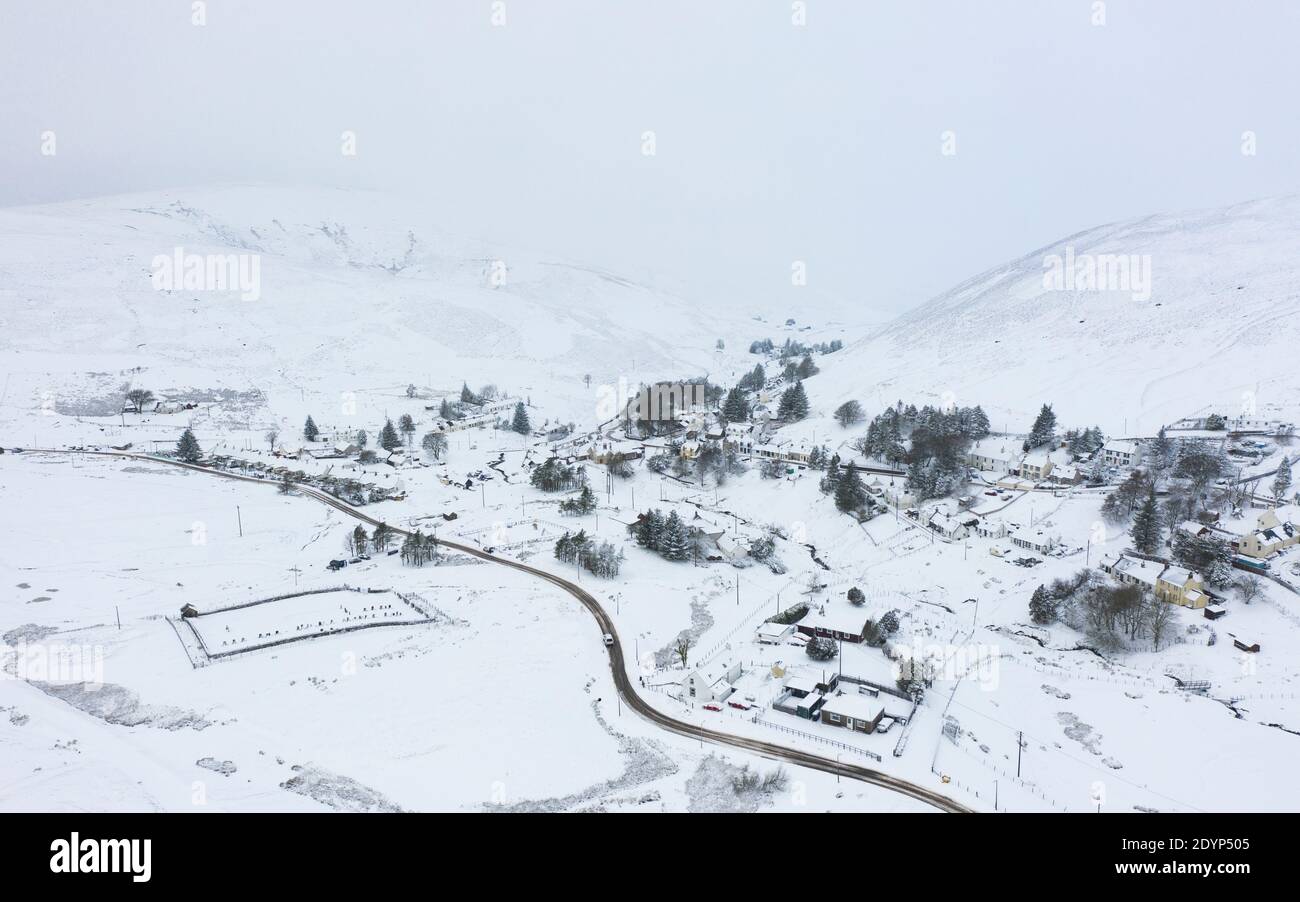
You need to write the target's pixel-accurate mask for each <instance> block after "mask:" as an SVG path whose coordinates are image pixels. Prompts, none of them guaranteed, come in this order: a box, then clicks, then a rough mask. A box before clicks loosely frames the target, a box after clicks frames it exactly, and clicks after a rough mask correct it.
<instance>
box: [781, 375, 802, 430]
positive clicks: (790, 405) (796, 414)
mask: <svg viewBox="0 0 1300 902" xmlns="http://www.w3.org/2000/svg"><path fill="white" fill-rule="evenodd" d="M776 413H777V416H779V417H780V418H781V419H783V420H786V421H788V422H792V421H794V420H802V419H803V418H804V417H806V416H808V395H807V393H806V392H805V391H804V387H803V383H802V382H796V383H795V384H794V385H792V386H790V387H789V388H787V389H786V390H785V391H783V392H782V393H781V402H780V403H779V404H778V405H777V410H776Z"/></svg>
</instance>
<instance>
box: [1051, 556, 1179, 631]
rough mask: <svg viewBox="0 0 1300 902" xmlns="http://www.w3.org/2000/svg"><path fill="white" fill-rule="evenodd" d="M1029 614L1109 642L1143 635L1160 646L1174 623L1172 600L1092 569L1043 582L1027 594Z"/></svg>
mask: <svg viewBox="0 0 1300 902" xmlns="http://www.w3.org/2000/svg"><path fill="white" fill-rule="evenodd" d="M1029 617H1030V619H1031V620H1032V621H1033V622H1034V623H1037V624H1040V625H1042V626H1047V625H1050V624H1052V623H1056V622H1058V621H1059V622H1063V623H1065V624H1066V625H1068V626H1070V627H1072V628H1074V629H1078V630H1080V631H1082V632H1085V633H1087V634H1088V635H1089V636H1090V637H1091V638H1092V639H1093V640H1094V641H1095V642H1097V643H1098V644H1100V645H1102V646H1104V647H1111V648H1114V647H1119V646H1122V645H1123V644H1124V640H1125V639H1127V640H1128V641H1129V642H1135V641H1137V640H1139V639H1143V638H1150V640H1151V642H1152V644H1153V645H1154V646H1155V647H1156V648H1159V647H1160V643H1161V642H1163V641H1164V640H1165V639H1166V638H1168V636H1169V632H1170V630H1171V629H1172V627H1173V625H1174V609H1173V605H1171V604H1170V603H1169V602H1166V601H1162V600H1161V599H1159V598H1158V597H1156V596H1155V595H1154V594H1152V593H1151V592H1148V591H1146V590H1144V589H1142V588H1141V587H1139V586H1132V585H1122V586H1117V585H1114V584H1112V583H1111V582H1110V581H1109V580H1106V579H1105V578H1103V577H1101V576H1100V575H1099V574H1097V573H1095V572H1094V571H1091V570H1081V571H1079V572H1078V573H1076V574H1075V575H1074V576H1072V577H1069V578H1066V579H1058V580H1055V581H1053V582H1052V583H1051V585H1040V586H1039V587H1038V588H1037V589H1035V590H1034V594H1033V595H1032V596H1031V597H1030V599H1029Z"/></svg>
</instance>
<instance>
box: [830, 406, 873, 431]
mask: <svg viewBox="0 0 1300 902" xmlns="http://www.w3.org/2000/svg"><path fill="white" fill-rule="evenodd" d="M864 417H866V414H865V413H863V411H862V405H861V404H859V403H858V402H857V401H845V402H844V403H843V404H841V405H840V406H839V407H837V408H835V422H837V423H839V424H840V426H841V427H843V428H844V429H848V428H849V427H850V426H854V425H856V424H858V423H861V422H862V420H863V418H864Z"/></svg>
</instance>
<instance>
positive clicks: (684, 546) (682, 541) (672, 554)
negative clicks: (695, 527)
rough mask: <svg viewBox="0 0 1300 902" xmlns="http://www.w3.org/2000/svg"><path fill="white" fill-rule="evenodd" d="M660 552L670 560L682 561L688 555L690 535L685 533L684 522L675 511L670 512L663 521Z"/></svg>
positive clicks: (689, 551) (689, 552)
mask: <svg viewBox="0 0 1300 902" xmlns="http://www.w3.org/2000/svg"><path fill="white" fill-rule="evenodd" d="M660 553H661V554H662V555H663V556H664V557H665V558H666V559H667V560H670V561H684V560H686V559H687V558H688V557H690V554H691V542H690V536H689V535H688V534H687V531H686V524H684V523H682V521H681V518H680V517H678V516H677V511H673V512H672V513H670V514H669V515H668V519H667V520H666V521H665V522H664V531H663V539H662V541H661V548H660Z"/></svg>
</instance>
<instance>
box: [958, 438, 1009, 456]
mask: <svg viewBox="0 0 1300 902" xmlns="http://www.w3.org/2000/svg"><path fill="white" fill-rule="evenodd" d="M967 453H968V454H973V455H975V456H977V457H987V458H989V459H990V460H1005V461H1011V460H1014V459H1015V458H1016V457H1017V455H1019V453H1020V449H1019V447H1017V445H1016V443H1015V442H1014V441H1012V440H1010V439H1007V438H1004V437H997V438H985V439H981V440H979V441H978V442H975V443H974V444H972V445H971V446H970V451H968V452H967Z"/></svg>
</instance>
